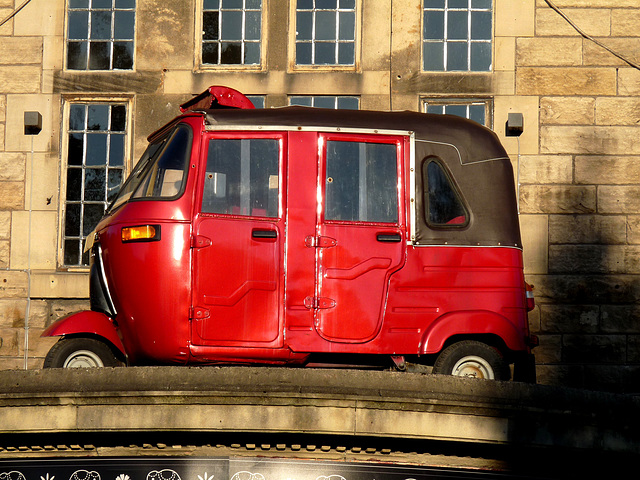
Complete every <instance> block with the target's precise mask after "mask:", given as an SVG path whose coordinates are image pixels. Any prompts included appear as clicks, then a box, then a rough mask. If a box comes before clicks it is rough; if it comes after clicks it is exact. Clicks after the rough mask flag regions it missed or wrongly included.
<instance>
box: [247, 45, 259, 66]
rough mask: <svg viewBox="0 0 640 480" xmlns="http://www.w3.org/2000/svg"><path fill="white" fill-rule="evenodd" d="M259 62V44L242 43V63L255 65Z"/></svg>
mask: <svg viewBox="0 0 640 480" xmlns="http://www.w3.org/2000/svg"><path fill="white" fill-rule="evenodd" d="M259 63H260V44H259V43H245V44H244V64H245V65H257V64H259Z"/></svg>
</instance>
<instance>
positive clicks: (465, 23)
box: [447, 11, 469, 40]
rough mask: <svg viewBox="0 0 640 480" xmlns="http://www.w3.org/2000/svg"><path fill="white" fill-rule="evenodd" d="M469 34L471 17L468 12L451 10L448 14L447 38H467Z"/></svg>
mask: <svg viewBox="0 0 640 480" xmlns="http://www.w3.org/2000/svg"><path fill="white" fill-rule="evenodd" d="M468 36H469V19H468V14H467V12H466V11H465V12H451V11H450V12H449V14H448V16H447V38H448V39H449V40H466V39H467V38H468Z"/></svg>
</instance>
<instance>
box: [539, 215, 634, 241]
mask: <svg viewBox="0 0 640 480" xmlns="http://www.w3.org/2000/svg"><path fill="white" fill-rule="evenodd" d="M638 229H639V230H638V236H639V240H640V217H639V218H638ZM626 242H627V219H626V217H625V216H622V215H550V216H549V243H551V244H554V243H573V244H576V243H587V244H623V243H626Z"/></svg>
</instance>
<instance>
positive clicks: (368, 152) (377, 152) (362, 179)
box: [324, 141, 398, 223]
mask: <svg viewBox="0 0 640 480" xmlns="http://www.w3.org/2000/svg"><path fill="white" fill-rule="evenodd" d="M397 161H398V160H397V147H396V145H395V144H389V143H366V142H346V141H328V142H327V163H326V165H327V166H326V175H325V195H326V198H325V215H324V218H325V220H338V221H347V222H380V223H396V222H397V221H398V171H397Z"/></svg>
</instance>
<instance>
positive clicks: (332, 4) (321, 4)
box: [316, 0, 338, 10]
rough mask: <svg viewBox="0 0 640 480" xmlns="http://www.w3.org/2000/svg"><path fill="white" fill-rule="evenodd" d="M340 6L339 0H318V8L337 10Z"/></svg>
mask: <svg viewBox="0 0 640 480" xmlns="http://www.w3.org/2000/svg"><path fill="white" fill-rule="evenodd" d="M337 7H338V2H337V0H316V8H318V9H331V10H335V9H336V8H337Z"/></svg>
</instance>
